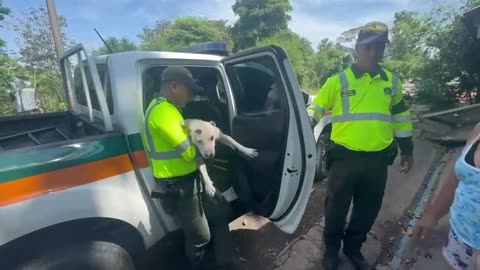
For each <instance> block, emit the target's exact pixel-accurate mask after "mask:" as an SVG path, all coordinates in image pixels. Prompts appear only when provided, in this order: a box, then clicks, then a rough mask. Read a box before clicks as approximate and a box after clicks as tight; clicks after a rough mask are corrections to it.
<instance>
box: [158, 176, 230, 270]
mask: <svg viewBox="0 0 480 270" xmlns="http://www.w3.org/2000/svg"><path fill="white" fill-rule="evenodd" d="M155 182H156V187H155V190H161V191H162V192H160V193H161V195H157V196H154V195H152V196H153V197H159V198H160V200H161V202H162V206H163V207H164V209H165V210H166V211H167V213H169V214H170V215H172V216H173V215H176V216H178V217H179V221H180V226H181V228H182V229H183V232H184V239H185V243H184V244H185V253H186V255H187V257H188V259H189V261H190V264H191V265H192V267H194V268H198V267H200V266H202V265H203V264H204V263H205V262H204V259H205V257H206V256H205V255H206V253H207V252H208V251H210V250H211V251H212V252H211V253H213V254H212V255H213V257H214V260H215V262H216V264H217V265H225V264H228V263H231V261H232V258H233V253H232V252H233V239H232V236H231V235H230V231H229V227H228V224H229V214H230V213H229V211H230V208H229V205H228V203H227V201H226V200H225V199H224V198H223V196H222V195H221V194H220V193H219V192H217V193H216V194H215V196H214V197H213V198H212V197H210V196H208V195H207V194H205V193H204V192H203V182H202V180H201V178H200V176H199V174H198V172H195V173H192V174H189V175H186V176H182V177H177V178H172V179H168V180H166V179H156V181H155ZM210 240H212V241H210ZM207 248H208V250H207Z"/></svg>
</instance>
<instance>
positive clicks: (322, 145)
mask: <svg viewBox="0 0 480 270" xmlns="http://www.w3.org/2000/svg"><path fill="white" fill-rule="evenodd" d="M328 140H329V135H328V134H321V135H320V137H319V138H318V141H317V144H316V146H317V160H316V163H315V182H318V181H322V180H324V179H325V178H327V176H328V171H327V160H326V159H327V158H326V149H327V143H328Z"/></svg>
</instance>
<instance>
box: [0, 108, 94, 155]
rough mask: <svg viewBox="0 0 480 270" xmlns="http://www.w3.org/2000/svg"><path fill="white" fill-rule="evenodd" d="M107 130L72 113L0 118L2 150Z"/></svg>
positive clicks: (71, 138) (63, 139)
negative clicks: (102, 129)
mask: <svg viewBox="0 0 480 270" xmlns="http://www.w3.org/2000/svg"><path fill="white" fill-rule="evenodd" d="M102 133H104V132H103V131H101V130H100V129H99V128H97V127H95V126H94V125H92V124H90V123H88V122H86V121H83V120H81V119H80V118H79V117H77V116H74V115H73V114H72V113H70V112H58V113H44V114H31V115H21V116H13V117H2V118H0V151H7V150H14V149H20V148H25V147H31V146H36V145H44V144H50V143H55V142H62V141H64V142H66V141H69V140H75V139H79V138H84V137H87V136H92V135H98V134H102Z"/></svg>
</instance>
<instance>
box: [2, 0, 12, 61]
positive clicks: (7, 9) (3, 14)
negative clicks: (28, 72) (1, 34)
mask: <svg viewBox="0 0 480 270" xmlns="http://www.w3.org/2000/svg"><path fill="white" fill-rule="evenodd" d="M8 14H10V9H9V8H7V7H5V6H3V0H0V22H1V21H3V20H4V19H5V16H6V15H8ZM0 28H3V26H2V24H1V23H0ZM5 45H6V44H5V41H4V40H3V39H1V38H0V52H1V51H2V50H3V47H5Z"/></svg>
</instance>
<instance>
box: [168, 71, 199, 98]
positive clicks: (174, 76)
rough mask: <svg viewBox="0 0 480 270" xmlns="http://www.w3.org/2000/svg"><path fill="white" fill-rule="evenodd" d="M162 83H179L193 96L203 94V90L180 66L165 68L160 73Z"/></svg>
mask: <svg viewBox="0 0 480 270" xmlns="http://www.w3.org/2000/svg"><path fill="white" fill-rule="evenodd" d="M162 81H164V82H179V83H183V84H185V85H186V86H187V88H188V89H190V91H192V93H194V94H198V93H201V92H203V90H204V89H203V88H202V87H201V86H200V85H198V84H197V81H196V80H195V79H194V78H193V76H192V73H191V72H190V71H189V70H188V69H186V68H184V67H180V66H170V67H167V68H166V69H165V70H164V71H163V72H162Z"/></svg>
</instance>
